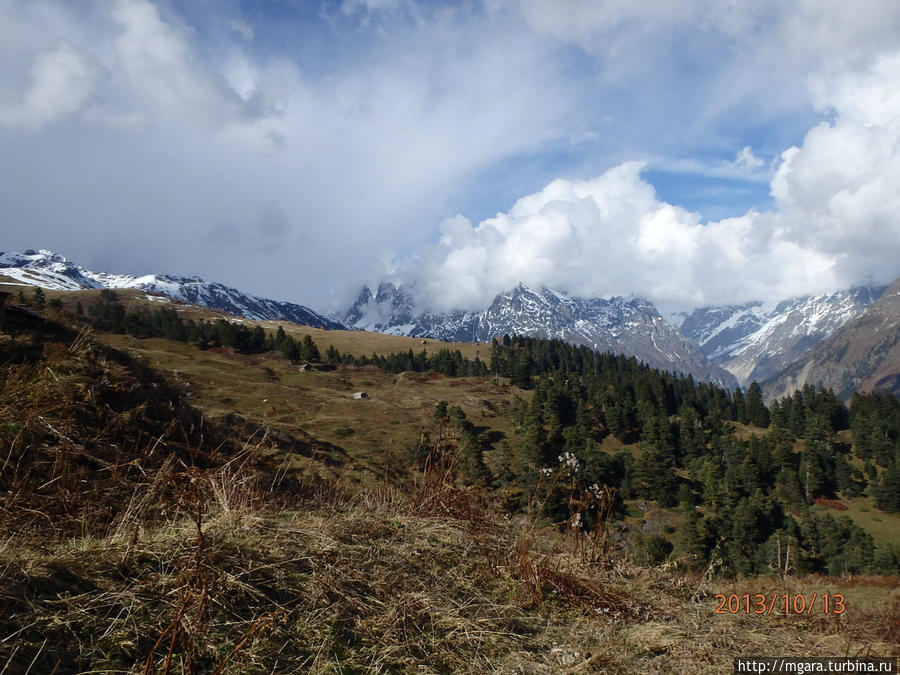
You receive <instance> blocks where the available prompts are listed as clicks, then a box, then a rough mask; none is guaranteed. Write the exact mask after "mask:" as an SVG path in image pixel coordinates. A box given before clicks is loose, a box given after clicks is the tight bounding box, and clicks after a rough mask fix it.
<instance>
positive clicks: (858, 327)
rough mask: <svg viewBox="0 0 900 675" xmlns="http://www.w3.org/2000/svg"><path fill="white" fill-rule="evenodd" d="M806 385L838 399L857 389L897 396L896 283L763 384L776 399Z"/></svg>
mask: <svg viewBox="0 0 900 675" xmlns="http://www.w3.org/2000/svg"><path fill="white" fill-rule="evenodd" d="M807 384H810V385H813V386H823V387H828V388H830V389H833V390H834V391H835V392H838V393H839V394H840V395H841V396H843V397H844V398H849V396H850V395H851V394H852V393H853V392H854V391H857V390H860V391H873V390H876V389H888V390H891V391H893V392H894V393H897V394H900V279H898V280H897V281H895V282H894V283H893V284H892V285H891V286H890V287H888V289H887V290H886V291H885V292H884V294H883V295H882V297H881V298H880V299H879V300H878V301H877V302H875V303H874V304H872V305H871V306H870V307H869V308H868V309H867V310H866V311H865V312H864V313H863V314H862V315H861V316H859V317H858V318H857V319H855V320H853V321H851V322H850V323H848V324H846V325H844V326H843V327H841V328H840V329H838V330H837V331H836V332H835V333H834V335H832V336H831V337H830V338H828V339H827V340H825V341H823V342H821V343H820V344H818V345H817V346H816V347H815V348H814V349H813V350H812V351H810V352H809V353H808V354H807V355H806V356H804V357H803V358H801V359H800V360H799V361H797V362H796V363H794V364H792V365H791V366H789V367H788V368H786V369H785V370H784V371H783V372H781V373H779V374H778V375H777V376H776V377H774V378H772V379H771V380H770V381H769V382H767V383H766V384H765V394H766V397H767V398H769V399H771V398H775V397H780V396H783V395H785V394H788V393H790V392H792V391H794V390H795V389H799V388H802V387H803V386H804V385H807Z"/></svg>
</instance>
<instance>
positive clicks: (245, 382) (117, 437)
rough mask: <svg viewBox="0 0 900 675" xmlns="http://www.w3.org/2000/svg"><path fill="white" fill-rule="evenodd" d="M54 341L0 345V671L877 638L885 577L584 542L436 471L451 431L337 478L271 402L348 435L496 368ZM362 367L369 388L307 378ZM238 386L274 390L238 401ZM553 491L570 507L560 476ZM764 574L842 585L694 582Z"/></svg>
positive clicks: (460, 393)
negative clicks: (477, 370)
mask: <svg viewBox="0 0 900 675" xmlns="http://www.w3.org/2000/svg"><path fill="white" fill-rule="evenodd" d="M70 338H71V339H70V340H69V341H68V342H62V343H58V344H57V346H53V345H52V344H49V345H43V346H42V348H41V349H37V347H35V349H33V350H31V351H29V346H28V345H27V344H24V343H23V344H20V345H18V347H21V350H20V352H21V354H20V355H24V356H22V358H21V359H20V362H19V363H7V364H6V366H4V389H3V390H2V392H0V413H2V417H0V420H2V423H3V424H5V425H9V424H12V426H4V427H3V430H2V440H3V446H2V448H0V449H2V452H0V467H2V469H0V480H2V481H4V492H3V499H4V502H3V503H2V505H0V516H2V521H0V673H3V672H4V671H5V672H6V673H20V672H22V673H24V672H28V671H29V669H30V671H31V672H32V673H52V672H56V673H79V672H81V673H86V672H107V673H114V672H119V673H150V672H155V673H165V672H169V673H190V672H196V673H215V672H221V673H238V672H240V673H243V672H259V673H301V672H302V673H306V672H313V673H336V672H417V673H418V672H425V673H429V672H433V673H443V672H461V673H485V672H522V673H560V672H566V673H586V672H609V673H636V672H638V673H642V672H648V673H650V672H662V673H697V672H700V673H728V672H731V663H732V659H733V658H734V657H735V656H737V655H751V654H760V655H788V656H790V655H793V656H812V655H815V656H826V655H832V656H841V655H866V654H872V655H887V654H897V653H898V651H900V634H898V630H897V626H900V588H898V586H897V584H896V583H895V582H896V580H885V579H882V578H857V579H853V580H848V579H825V578H803V579H797V578H788V579H787V580H783V581H782V580H779V579H777V578H768V577H760V578H753V579H746V580H740V581H723V580H716V579H714V580H712V581H709V580H706V579H705V578H704V577H703V575H701V574H699V573H695V572H689V571H686V570H685V569H683V568H682V566H681V565H680V563H678V562H674V563H669V564H667V565H665V566H661V567H657V568H650V569H646V568H641V567H638V566H636V565H634V564H633V562H632V558H631V554H630V552H629V550H628V549H627V547H624V546H617V545H616V543H615V542H613V543H611V544H610V545H609V546H607V545H606V542H604V543H603V546H602V549H601V550H600V551H599V553H598V552H597V550H596V549H595V547H593V546H592V544H591V542H589V541H585V540H584V539H583V535H580V534H579V532H578V531H576V530H577V528H574V527H573V523H574V522H575V521H574V520H573V518H572V517H571V515H570V518H569V520H567V521H566V522H565V523H563V524H547V523H545V522H544V521H543V519H542V518H541V510H540V508H539V506H537V504H535V508H533V509H532V510H531V511H530V513H528V514H525V515H524V516H523V515H521V514H520V515H512V514H509V513H506V512H504V510H503V509H502V508H501V507H500V505H498V503H497V501H495V497H496V495H493V494H490V493H488V492H487V491H486V490H484V489H481V488H477V487H465V486H461V485H459V483H458V481H457V480H456V475H455V456H454V455H453V452H454V446H453V438H452V437H450V436H448V437H447V438H446V439H445V440H446V443H445V445H444V446H442V447H441V448H440V452H439V453H438V452H436V453H435V455H434V456H433V457H432V458H431V459H430V461H429V462H427V463H426V467H427V468H426V470H425V471H424V472H423V475H421V476H418V477H417V478H416V480H411V481H404V480H397V479H396V477H395V476H393V475H391V474H390V472H388V471H384V470H382V469H384V467H382V466H379V462H380V461H383V457H380V456H378V455H375V457H376V458H377V459H376V460H375V461H373V467H374V468H373V470H372V471H370V472H369V479H370V480H369V481H368V483H367V484H365V485H362V486H361V485H360V484H359V483H357V482H355V481H354V480H353V479H354V477H355V476H354V472H353V471H352V470H351V468H350V463H351V462H357V461H362V458H363V457H364V453H365V452H366V447H367V446H366V445H363V444H360V445H359V446H356V447H355V449H354V450H353V452H354V453H356V452H358V453H359V456H358V457H357V456H355V455H354V454H353V453H350V452H348V453H347V454H341V453H342V450H341V448H339V447H337V446H336V445H328V443H327V442H323V441H322V440H320V439H317V438H315V435H311V434H310V433H307V432H305V431H304V430H303V429H300V428H299V425H300V424H303V423H302V422H299V421H290V420H288V419H285V416H287V415H290V414H291V413H290V411H281V410H279V409H278V406H282V405H285V406H287V405H288V404H289V403H290V402H291V401H294V402H295V403H294V405H296V406H298V407H299V406H300V405H308V412H307V413H305V414H306V415H307V416H308V417H312V418H313V419H315V420H318V421H317V422H315V424H321V428H322V429H325V428H329V427H328V424H330V422H328V420H330V419H333V420H342V421H343V422H344V423H346V424H350V425H358V426H359V427H360V428H359V429H358V430H357V431H356V432H355V433H354V434H353V435H352V436H348V437H347V438H352V439H354V441H355V442H358V438H359V437H363V438H366V439H368V440H367V442H372V439H373V438H374V437H369V436H368V434H370V433H371V431H367V430H366V429H365V428H364V427H363V424H361V423H359V422H356V419H359V420H362V422H370V423H371V424H372V425H373V428H374V429H375V430H380V429H382V428H383V429H384V430H386V431H391V429H392V428H396V431H397V433H398V437H401V434H402V432H401V429H402V428H403V427H405V426H406V425H407V423H409V424H419V423H421V424H422V425H423V426H425V421H426V420H427V419H428V418H429V417H430V416H431V412H432V410H433V408H434V403H435V402H436V400H440V399H441V398H445V399H447V400H450V401H451V403H454V402H458V404H460V405H463V406H464V408H465V409H466V412H467V414H468V415H469V417H470V419H472V420H473V421H474V422H475V423H478V424H482V422H481V420H482V419H483V420H484V422H483V424H484V425H485V427H489V428H494V429H496V430H502V429H503V428H504V427H503V426H502V425H503V424H506V423H507V422H504V421H503V417H504V416H503V415H501V414H499V413H498V412H496V411H499V410H501V408H502V404H503V401H504V400H508V397H509V395H510V393H509V392H508V391H504V390H502V389H501V388H497V387H496V385H493V384H490V383H485V382H480V381H477V380H462V381H459V382H458V383H456V385H455V386H451V385H450V383H448V382H447V381H446V380H435V381H430V380H429V381H422V382H418V381H413V379H414V378H398V377H395V376H391V375H387V374H384V373H381V374H379V373H375V372H370V371H368V370H352V369H343V370H339V371H335V373H334V374H330V373H315V374H314V375H315V376H316V377H320V376H321V378H322V379H320V380H317V381H313V382H311V381H310V380H305V379H302V378H303V377H305V375H299V374H295V373H293V372H288V370H287V366H286V365H284V364H279V363H277V362H273V363H271V364H270V363H269V362H266V361H254V360H253V359H245V360H237V359H230V357H229V356H228V355H222V354H219V355H210V356H207V355H204V356H203V357H202V358H199V357H197V356H196V354H195V355H192V354H190V353H188V352H186V351H182V352H180V351H178V350H180V349H181V346H177V345H173V346H171V351H170V352H169V353H168V356H167V355H166V352H165V350H164V349H163V348H162V346H161V345H156V344H155V343H154V342H153V341H135V342H138V343H139V344H136V345H135V346H132V347H131V349H132V350H133V351H135V352H140V353H142V354H143V355H144V358H145V360H146V362H151V363H152V361H153V360H154V359H158V360H160V361H164V362H165V364H166V367H168V370H169V372H173V373H174V371H178V377H177V378H176V377H175V375H174V374H173V376H172V380H173V381H170V380H169V379H168V378H165V377H162V376H160V375H159V373H154V371H151V370H149V369H148V368H147V367H146V364H145V363H141V362H138V361H135V360H133V359H131V358H127V357H126V356H125V355H123V354H117V353H114V352H111V351H109V350H107V349H106V348H104V347H102V346H100V345H96V344H92V343H91V341H90V340H89V339H88V338H87V337H86V336H84V337H82V338H78V337H77V336H70ZM49 342H50V343H52V342H53V340H50V341H49ZM60 345H61V346H60ZM176 363H177V364H191V365H189V366H187V367H170V366H172V365H173V364H176ZM226 367H227V368H228V369H227V370H225V368H226ZM264 367H266V368H269V369H270V371H271V373H269V372H267V371H266V370H264V369H263V368H264ZM220 371H221V372H220ZM223 373H225V374H223ZM272 375H274V378H273V377H272ZM326 376H327V377H334V378H338V379H335V380H327V379H324V378H325V377H326ZM292 378H296V379H292ZM361 378H365V379H367V380H369V381H371V382H372V385H371V386H369V385H367V388H368V389H370V390H371V391H372V392H373V393H374V394H375V395H376V397H375V399H374V400H373V401H366V402H363V403H362V405H363V406H368V405H369V404H370V403H375V405H374V406H371V407H369V408H363V407H357V408H353V407H352V405H354V404H352V403H349V402H347V401H344V400H343V398H340V397H336V398H338V399H340V402H339V403H338V402H337V401H332V402H328V401H327V400H326V399H325V398H324V397H327V396H328V395H329V393H328V390H329V387H331V388H332V389H334V390H335V391H337V392H340V393H342V392H344V391H346V390H348V389H352V387H354V386H356V385H357V380H358V379H361ZM342 380H344V381H346V382H347V383H349V387H347V386H345V385H342V384H340V383H341V381H342ZM226 381H232V382H234V384H232V385H230V386H231V388H230V389H222V390H221V391H223V392H225V393H226V394H227V395H228V396H229V397H230V396H234V397H235V398H234V401H236V403H237V406H238V407H239V409H240V413H241V414H240V415H235V416H232V417H228V416H226V415H225V414H224V413H225V409H224V408H223V409H221V413H222V414H221V415H220V416H219V421H218V423H213V422H211V421H210V419H209V417H206V416H203V415H201V413H200V412H199V411H198V410H197V409H196V408H194V407H193V406H191V405H190V403H200V405H207V406H210V407H208V408H207V409H206V412H207V413H209V412H210V408H211V405H212V401H213V400H214V399H213V397H214V396H215V395H216V391H217V390H216V387H219V386H221V387H226ZM153 384H156V385H157V386H155V387H154V386H151V385H153ZM395 391H396V392H401V393H398V394H397V398H396V399H391V398H390V397H391V395H392V394H391V392H395ZM492 391H493V392H494V393H493V394H492V393H491V392H492ZM273 392H274V393H273ZM279 392H281V393H279ZM188 393H190V394H192V395H191V396H190V397H189V396H188V395H187V394H188ZM260 393H268V394H270V395H271V396H272V399H271V400H270V403H272V404H273V405H272V406H270V407H269V408H266V407H262V408H260V409H256V408H253V405H256V399H255V397H258V396H259V395H260ZM332 395H333V392H332ZM451 396H455V397H456V398H455V399H454V398H451ZM220 397H224V396H222V394H220ZM401 399H410V400H411V401H410V402H407V403H403V402H402V400H401ZM484 400H487V401H488V402H489V403H490V406H484V405H483V403H482V401H484ZM316 401H319V403H317V404H316V403H315V402H316ZM297 402H303V403H302V404H300V403H297ZM313 404H315V405H313ZM222 405H225V404H222ZM342 405H346V406H347V407H346V408H340V407H339V406H342ZM391 405H396V407H395V408H391V407H389V406H391ZM241 406H243V407H241ZM316 406H320V407H316ZM329 406H335V407H329ZM382 406H384V407H382ZM273 408H274V409H273ZM342 410H343V411H344V412H341V411H342ZM363 410H365V411H367V412H362V411H363ZM357 411H359V412H357ZM387 411H393V412H390V413H389V412H387ZM297 414H298V417H302V416H301V415H300V414H299V413H297ZM401 414H402V415H408V422H407V421H403V420H406V419H407V418H401V417H400V415H401ZM332 415H333V418H332V417H329V416H332ZM352 415H358V416H359V417H358V418H357V417H352ZM369 415H371V417H370V416H369ZM491 415H495V417H492V416H491ZM317 416H318V417H317ZM173 419H174V420H177V423H176V424H172V423H171V422H172V420H173ZM391 419H401V424H398V425H391V424H390V420H391ZM10 420H12V422H10ZM248 420H249V421H248ZM201 422H202V423H201ZM192 423H193V424H192ZM379 424H381V425H382V427H379V426H377V425H379ZM492 425H493V426H492ZM315 429H318V427H315V426H314V430H315ZM304 434H306V435H304ZM342 442H343V439H342ZM373 445H374V443H373ZM370 451H371V448H370ZM375 469H377V470H375ZM560 475H562V474H560ZM558 480H559V481H562V482H564V481H565V478H563V477H560V478H559V479H558ZM10 487H11V488H12V489H9V488H10ZM539 493H540V491H539ZM539 498H540V497H539ZM569 507H570V512H574V510H577V509H581V510H584V509H587V508H590V504H588V503H587V502H586V501H585V498H584V496H583V495H576V494H574V493H573V494H572V495H571V500H570V502H569ZM561 528H562V530H564V533H562V534H561V533H560V529H561ZM573 531H574V532H573ZM579 537H582V539H579ZM588 552H589V553H588ZM775 591H777V592H779V593H782V592H784V593H790V594H798V593H800V594H804V595H805V596H807V597H808V596H811V595H812V593H814V592H815V593H819V594H821V593H822V592H831V593H834V592H840V593H843V594H844V595H845V599H846V607H847V611H846V613H845V614H844V615H842V616H840V617H836V616H833V615H830V616H825V615H822V614H819V615H810V616H799V617H798V616H785V615H783V614H779V613H773V614H772V615H763V616H757V615H749V616H748V615H745V614H736V615H728V614H726V615H720V614H716V613H715V611H714V610H715V608H716V606H717V602H716V599H715V595H716V594H717V593H725V594H730V593H736V594H738V595H742V594H744V593H751V594H753V593H757V592H763V593H772V592H775Z"/></svg>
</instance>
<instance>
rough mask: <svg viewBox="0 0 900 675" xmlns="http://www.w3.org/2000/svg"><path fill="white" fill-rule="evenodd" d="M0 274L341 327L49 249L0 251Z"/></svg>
mask: <svg viewBox="0 0 900 675" xmlns="http://www.w3.org/2000/svg"><path fill="white" fill-rule="evenodd" d="M0 274H3V275H5V276H7V277H9V278H11V279H15V280H16V281H19V282H21V283H25V284H29V285H32V286H40V287H42V288H48V289H56V290H64V291H77V290H83V289H89V288H135V289H139V290H142V291H145V292H147V293H155V294H158V295H165V296H168V297H170V298H175V299H177V300H183V301H184V302H188V303H190V304H193V305H200V306H201V307H209V308H211V309H218V310H221V311H224V312H229V313H230V314H234V315H236V316H243V317H247V318H248V319H257V320H263V319H282V320H284V321H293V322H296V323H300V324H303V325H306V326H318V327H322V328H343V327H344V326H342V325H341V324H340V323H338V322H336V321H333V320H331V319H329V318H328V317H326V316H324V315H322V314H319V313H318V312H315V311H313V310H311V309H310V308H309V307H304V306H303V305H296V304H294V303H291V302H281V301H278V300H269V299H267V298H260V297H257V296H255V295H250V294H248V293H243V292H242V291H239V290H237V289H236V288H231V287H229V286H225V285H223V284H218V283H213V282H208V281H203V279H200V278H199V277H178V276H171V275H168V274H162V275H160V274H148V275H145V276H140V277H136V276H133V275H130V274H106V273H103V272H91V271H90V270H86V269H85V268H83V267H79V266H78V265H75V264H74V263H72V262H70V261H69V260H67V259H66V258H64V257H63V256H61V255H58V254H56V253H53V252H51V251H44V250H41V251H33V250H27V251H25V252H24V253H0Z"/></svg>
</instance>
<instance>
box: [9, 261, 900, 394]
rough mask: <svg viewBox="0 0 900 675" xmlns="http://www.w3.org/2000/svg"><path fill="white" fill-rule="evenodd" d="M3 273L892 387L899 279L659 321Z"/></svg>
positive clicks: (558, 306)
mask: <svg viewBox="0 0 900 675" xmlns="http://www.w3.org/2000/svg"><path fill="white" fill-rule="evenodd" d="M0 274H2V275H5V276H6V277H8V278H10V279H13V280H16V281H18V282H20V283H25V284H30V285H34V286H41V287H43V288H50V289H59V290H80V289H90V288H134V289H140V290H143V291H145V292H147V293H152V294H159V295H164V296H168V297H171V298H176V299H178V300H182V301H184V302H188V303H191V304H195V305H200V306H204V307H209V308H211V309H217V310H222V311H225V312H229V313H231V314H234V315H237V316H243V317H247V318H250V319H272V320H279V319H280V320H284V321H292V322H295V323H299V324H303V325H309V326H317V327H322V328H327V329H341V328H351V329H357V330H369V331H377V332H382V333H389V334H394V335H407V336H412V337H423V338H425V337H430V338H434V339H439V340H447V341H462V342H487V341H489V340H491V339H492V338H494V337H499V336H502V335H504V334H509V335H528V336H533V337H544V338H555V339H560V340H565V341H567V342H571V343H575V344H581V345H585V346H588V347H591V348H592V349H597V350H600V351H611V352H613V353H619V354H625V355H628V356H634V357H635V358H637V359H639V360H641V361H643V362H644V363H645V364H647V365H649V366H651V367H654V368H659V369H661V370H669V371H677V372H680V373H684V374H689V375H692V376H693V377H694V378H695V379H699V380H704V381H710V382H715V383H717V384H719V385H721V386H723V387H726V388H729V389H733V388H735V387H737V386H738V385H742V386H746V385H747V384H749V383H750V382H752V381H754V380H755V381H757V382H760V383H767V384H765V386H764V391H765V393H766V394H767V395H768V396H769V397H771V396H776V395H783V394H784V393H787V391H788V390H792V388H793V387H795V386H801V385H802V384H805V383H811V384H826V386H831V387H832V388H834V389H835V390H836V391H839V392H840V393H842V394H846V392H847V391H850V390H852V389H854V388H856V387H879V386H888V387H893V388H895V389H898V390H900V387H898V382H900V377H898V376H897V375H896V373H898V372H900V365H897V364H898V363H900V354H898V353H897V352H898V350H900V347H898V346H897V343H898V341H900V337H898V331H900V328H898V321H900V320H898V317H900V299H898V296H900V289H898V288H897V284H896V283H895V284H894V286H891V287H890V288H889V289H888V290H887V291H886V290H885V287H880V288H868V287H862V288H854V289H851V290H848V291H841V292H837V293H831V294H826V295H819V296H808V297H802V298H793V299H789V300H784V301H781V302H777V303H774V302H771V303H764V302H752V303H747V304H743V305H723V306H714V307H703V308H700V309H697V310H694V311H693V312H691V313H689V314H682V315H679V316H677V317H673V318H672V320H671V322H670V321H666V319H664V318H663V317H662V316H661V315H660V313H659V312H658V311H657V309H656V307H654V305H653V304H652V303H651V302H649V301H647V300H643V299H640V298H623V297H613V298H610V299H608V300H607V299H602V298H587V299H585V298H576V297H571V296H569V295H567V294H566V293H563V292H561V291H558V290H553V289H549V288H541V289H539V290H536V289H531V288H529V287H527V286H525V285H524V284H519V285H518V286H516V287H515V288H514V289H512V290H510V291H509V292H506V293H501V294H499V295H497V296H496V297H495V298H494V300H493V302H491V304H490V305H489V306H488V307H487V308H485V309H483V310H481V311H470V312H463V311H451V312H446V313H432V312H428V311H424V310H420V309H419V308H418V307H417V306H416V303H415V301H414V299H413V296H412V294H411V293H410V292H409V291H408V290H407V289H405V288H403V287H398V286H396V285H394V284H391V283H383V284H381V285H380V286H379V287H378V289H377V290H375V291H372V290H371V289H369V288H364V289H362V291H361V292H360V294H359V295H358V297H357V298H356V300H355V301H354V302H353V304H352V305H351V306H350V307H349V308H348V309H346V310H345V311H342V312H339V313H337V314H335V315H333V316H332V317H327V316H325V315H323V314H321V313H319V312H316V311H314V310H312V309H310V308H308V307H304V306H303V305H298V304H294V303H290V302H281V301H276V300H270V299H267V298H261V297H258V296H254V295H250V294H247V293H243V292H242V291H239V290H237V289H235V288H231V287H228V286H225V285H223V284H218V283H211V282H206V281H203V280H202V279H200V278H198V277H179V276H171V275H146V276H140V277H136V276H133V275H129V274H106V273H100V272H92V271H89V270H87V269H85V268H83V267H80V266H78V265H75V264H74V263H72V262H70V261H69V260H67V259H66V258H64V257H63V256H61V255H57V254H55V253H52V252H50V251H44V250H42V251H32V250H28V251H25V252H24V253H0Z"/></svg>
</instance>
